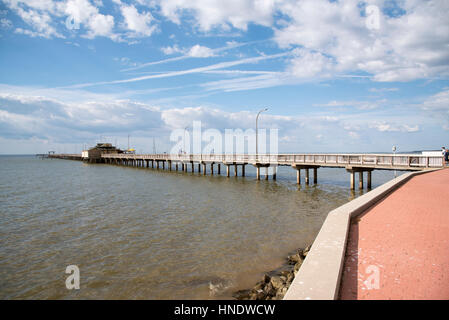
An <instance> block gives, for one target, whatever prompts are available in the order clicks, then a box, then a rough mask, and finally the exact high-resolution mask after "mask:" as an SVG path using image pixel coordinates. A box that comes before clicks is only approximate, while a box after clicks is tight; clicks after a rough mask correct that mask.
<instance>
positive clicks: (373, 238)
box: [340, 169, 449, 299]
mask: <svg viewBox="0 0 449 320" xmlns="http://www.w3.org/2000/svg"><path fill="white" fill-rule="evenodd" d="M349 232H350V233H349V238H348V245H347V250H346V257H345V264H344V269H343V275H342V281H341V286H340V298H341V299H449V169H443V170H439V171H435V172H431V173H426V174H422V175H418V176H415V177H413V178H412V179H411V180H410V181H408V182H407V183H405V184H404V185H403V186H401V187H400V188H399V189H398V190H396V191H395V192H393V193H392V194H391V195H389V196H388V197H387V198H385V199H384V200H383V201H381V202H379V203H378V204H376V205H375V206H374V207H372V208H370V209H368V210H367V211H366V212H365V213H363V214H362V215H360V216H358V217H357V218H355V220H354V221H352V223H351V227H350V231H349Z"/></svg>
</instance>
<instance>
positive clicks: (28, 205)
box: [0, 156, 393, 299]
mask: <svg viewBox="0 0 449 320" xmlns="http://www.w3.org/2000/svg"><path fill="white" fill-rule="evenodd" d="M189 170H190V169H189ZM223 171H225V170H222V173H223ZM0 172H1V180H0V241H1V245H0V299H77V298H87V299H222V298H230V297H231V294H232V292H234V291H235V290H239V289H243V288H248V287H251V286H252V285H254V284H255V283H256V282H257V281H258V280H260V278H261V276H262V274H263V272H265V271H269V270H273V269H275V268H277V267H279V266H280V265H281V264H282V262H283V259H284V258H285V256H286V255H287V254H288V253H289V252H290V251H291V250H294V249H296V248H298V247H303V246H306V245H308V244H310V243H311V242H312V241H313V239H314V237H315V236H316V234H317V233H318V231H319V229H320V227H321V224H322V223H323V221H324V219H325V217H326V215H327V213H328V212H329V211H330V210H332V209H334V208H336V207H338V206H340V205H342V204H344V203H345V202H347V201H349V200H351V199H353V198H354V197H357V196H358V195H360V192H359V191H356V192H355V193H354V192H351V191H350V190H349V174H348V173H346V171H345V170H344V169H324V168H321V169H319V170H318V185H316V186H313V185H310V186H309V187H306V186H304V185H303V186H302V187H301V188H298V187H297V185H296V184H295V181H296V175H295V174H296V173H295V171H294V170H293V169H291V168H289V167H282V168H280V170H279V171H278V180H277V181H272V180H269V181H264V180H261V181H257V180H256V179H255V170H254V169H253V168H252V166H247V177H245V178H242V177H238V178H235V177H233V176H232V174H233V173H232V172H231V177H230V178H226V177H225V176H213V177H211V176H202V175H198V173H195V174H192V173H177V172H168V171H162V170H159V171H157V170H156V169H143V168H128V167H119V166H111V165H102V164H97V165H95V164H84V163H82V162H78V161H68V160H48V159H46V160H41V159H38V158H35V157H33V156H22V157H19V156H14V157H13V156H1V157H0ZM262 172H263V171H262ZM391 178H393V172H388V171H374V172H373V187H376V186H378V185H380V184H382V183H384V182H386V181H388V180H390V179H391ZM72 264H74V265H77V266H78V267H79V268H80V274H81V277H80V278H81V289H80V290H67V289H66V287H65V279H66V277H67V276H68V275H66V274H65V268H66V266H68V265H72Z"/></svg>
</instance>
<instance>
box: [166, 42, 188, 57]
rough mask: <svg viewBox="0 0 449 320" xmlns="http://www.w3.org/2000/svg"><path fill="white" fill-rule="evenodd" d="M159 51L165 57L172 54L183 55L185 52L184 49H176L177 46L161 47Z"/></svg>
mask: <svg viewBox="0 0 449 320" xmlns="http://www.w3.org/2000/svg"><path fill="white" fill-rule="evenodd" d="M161 51H162V52H163V53H164V54H166V55H172V54H174V53H184V52H185V50H184V49H180V48H179V47H178V45H176V44H175V45H174V46H168V47H162V48H161Z"/></svg>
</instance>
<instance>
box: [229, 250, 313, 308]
mask: <svg viewBox="0 0 449 320" xmlns="http://www.w3.org/2000/svg"><path fill="white" fill-rule="evenodd" d="M310 249H311V245H309V246H307V247H306V248H299V249H296V250H295V251H293V252H291V254H289V255H288V256H287V258H286V260H285V262H284V263H283V264H282V265H281V266H280V267H279V268H277V269H275V270H271V271H269V272H265V274H264V275H263V278H262V280H260V281H259V282H257V283H256V284H255V285H254V286H253V287H252V288H250V289H242V290H238V291H235V292H234V293H233V294H232V297H234V299H236V300H282V299H283V298H284V296H285V294H286V293H287V290H288V288H289V287H290V285H291V283H292V282H293V280H294V279H295V276H296V274H297V273H298V271H299V269H300V268H301V265H302V263H303V261H304V259H305V258H306V256H307V254H308V253H309V251H310Z"/></svg>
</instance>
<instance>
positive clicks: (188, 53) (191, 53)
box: [121, 40, 270, 71]
mask: <svg viewBox="0 0 449 320" xmlns="http://www.w3.org/2000/svg"><path fill="white" fill-rule="evenodd" d="M264 41H270V40H258V41H249V42H235V41H230V42H227V43H226V46H224V47H220V48H215V49H210V48H207V49H208V55H207V56H208V57H210V56H215V55H218V54H219V53H220V52H224V51H227V50H231V49H235V48H239V47H243V46H247V45H251V44H255V43H260V42H264ZM200 47H201V46H199V45H195V46H193V47H191V48H189V49H185V48H184V49H181V48H178V47H177V46H173V47H169V48H167V47H165V48H162V50H163V51H164V50H165V51H164V52H165V53H166V54H172V53H180V52H183V53H184V54H183V55H182V56H179V57H173V58H167V59H163V60H158V61H152V62H146V63H142V64H140V65H138V66H135V67H132V68H126V69H122V70H121V71H132V70H138V69H142V68H146V67H149V66H154V65H158V64H163V63H170V62H175V61H181V60H185V59H189V58H198V57H200V58H204V57H205V56H204V54H203V55H198V54H195V53H198V51H199V50H198V49H199V48H200ZM194 48H196V49H194ZM202 48H205V47H202ZM203 51H204V49H203Z"/></svg>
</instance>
